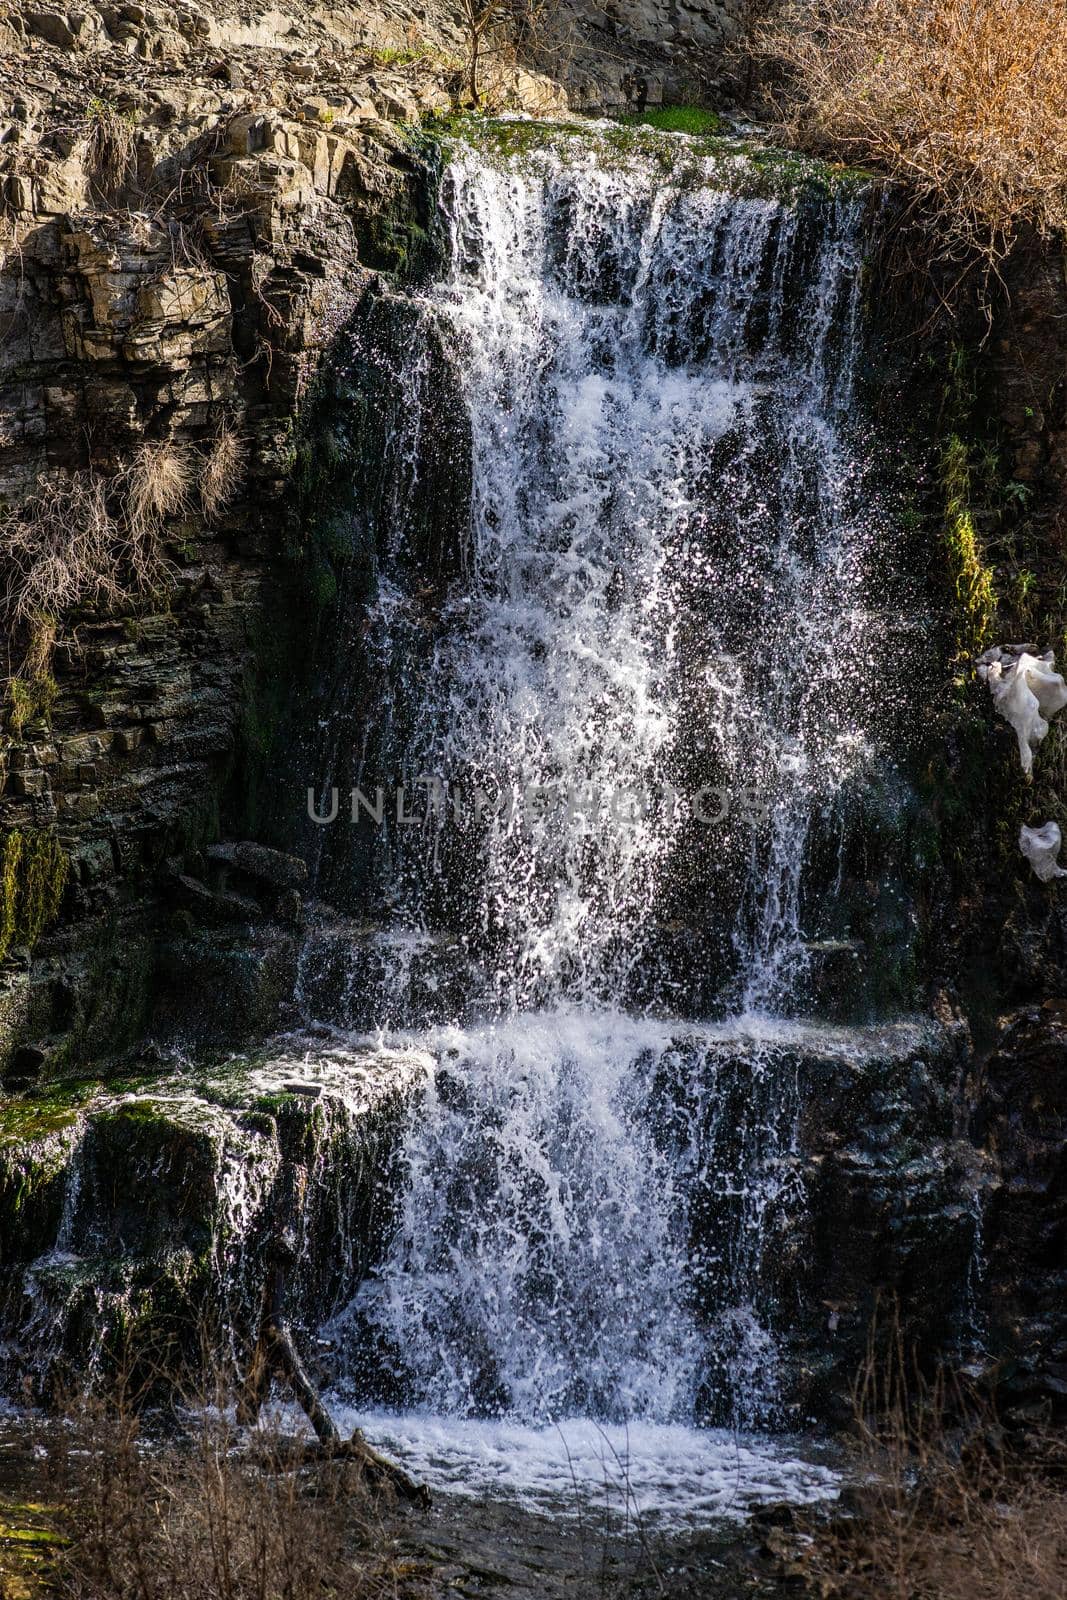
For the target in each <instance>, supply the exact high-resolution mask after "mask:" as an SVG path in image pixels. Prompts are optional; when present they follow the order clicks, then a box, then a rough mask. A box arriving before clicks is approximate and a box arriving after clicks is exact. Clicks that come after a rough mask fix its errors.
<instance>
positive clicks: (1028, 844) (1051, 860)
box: [1019, 822, 1067, 883]
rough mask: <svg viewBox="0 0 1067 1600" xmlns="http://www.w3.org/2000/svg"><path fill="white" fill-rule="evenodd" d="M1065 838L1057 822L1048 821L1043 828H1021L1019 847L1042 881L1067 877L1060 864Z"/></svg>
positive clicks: (1046, 881)
mask: <svg viewBox="0 0 1067 1600" xmlns="http://www.w3.org/2000/svg"><path fill="white" fill-rule="evenodd" d="M1062 844H1063V838H1062V836H1061V834H1060V830H1059V827H1058V826H1057V824H1056V823H1055V822H1046V823H1045V825H1044V827H1043V828H1028V827H1026V826H1025V824H1024V826H1023V827H1021V828H1020V829H1019V849H1020V850H1021V851H1022V853H1023V855H1024V856H1025V857H1026V859H1027V861H1029V863H1030V865H1031V867H1033V869H1034V876H1035V877H1036V878H1040V879H1041V882H1042V883H1049V882H1050V881H1051V880H1052V879H1053V878H1067V871H1065V870H1064V868H1063V867H1061V866H1060V865H1059V854H1060V846H1061V845H1062Z"/></svg>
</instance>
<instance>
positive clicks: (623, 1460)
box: [338, 1411, 839, 1532]
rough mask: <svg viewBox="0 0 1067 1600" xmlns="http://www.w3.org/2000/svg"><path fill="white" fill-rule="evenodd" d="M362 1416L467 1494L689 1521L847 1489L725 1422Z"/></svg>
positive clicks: (555, 1511)
mask: <svg viewBox="0 0 1067 1600" xmlns="http://www.w3.org/2000/svg"><path fill="white" fill-rule="evenodd" d="M338 1415H339V1416H340V1418H341V1420H342V1422H343V1423H344V1424H346V1425H349V1426H353V1427H354V1426H357V1425H358V1426H361V1427H362V1428H363V1430H364V1432H365V1433H366V1435H367V1437H368V1439H370V1441H371V1442H372V1443H373V1444H375V1445H377V1446H378V1448H379V1449H381V1450H386V1451H388V1452H389V1453H390V1454H391V1455H393V1456H394V1457H395V1458H396V1459H397V1460H399V1461H401V1462H402V1463H403V1464H404V1466H405V1467H406V1468H407V1470H408V1471H409V1472H410V1473H411V1474H412V1475H413V1476H415V1477H417V1478H418V1479H419V1480H420V1481H421V1482H424V1483H427V1484H428V1485H429V1486H430V1487H431V1488H432V1489H435V1490H438V1491H440V1492H443V1493H447V1494H452V1495H456V1496H459V1497H462V1498H464V1499H472V1500H477V1499H483V1498H490V1499H502V1500H508V1499H510V1500H515V1501H517V1502H518V1503H519V1504H520V1505H522V1506H524V1507H526V1509H527V1510H530V1511H539V1512H543V1513H547V1514H550V1515H552V1516H564V1517H575V1518H583V1519H585V1520H593V1521H594V1522H595V1521H596V1519H597V1518H598V1517H599V1518H604V1517H607V1518H609V1519H610V1520H611V1521H612V1522H614V1523H619V1522H623V1521H628V1522H630V1523H633V1522H639V1523H640V1524H641V1525H642V1526H643V1527H645V1528H646V1529H648V1530H652V1529H655V1530H658V1531H663V1532H667V1531H672V1532H678V1531H682V1530H684V1529H686V1528H703V1527H707V1525H708V1524H709V1523H710V1522H714V1521H716V1520H718V1519H720V1518H729V1519H734V1518H742V1517H744V1516H746V1515H747V1513H748V1512H750V1511H751V1510H752V1508H753V1506H756V1505H760V1504H765V1503H766V1502H768V1501H771V1500H791V1501H793V1502H794V1503H798V1504H811V1503H813V1502H815V1501H819V1500H831V1499H834V1498H836V1496H837V1492H838V1482H839V1479H838V1475H837V1474H836V1472H835V1471H834V1470H833V1468H832V1467H830V1466H827V1465H825V1464H824V1463H821V1462H817V1461H814V1460H810V1459H809V1460H805V1459H803V1458H802V1457H801V1456H799V1455H797V1454H795V1453H791V1451H790V1449H789V1447H788V1445H785V1444H782V1445H779V1444H775V1443H772V1442H771V1441H770V1440H766V1439H755V1438H748V1437H745V1436H743V1435H742V1436H736V1437H735V1436H733V1435H731V1434H729V1433H724V1432H721V1431H717V1430H716V1431H712V1430H704V1431H698V1430H696V1429H694V1428H683V1427H667V1426H663V1425H656V1424H654V1423H642V1422H638V1423H633V1424H631V1425H630V1426H629V1427H620V1426H618V1425H615V1424H604V1423H597V1422H592V1421H589V1420H588V1419H587V1418H584V1417H583V1418H569V1419H567V1420H565V1421H563V1422H561V1423H559V1424H558V1425H557V1426H555V1427H551V1428H530V1427H522V1426H521V1425H519V1424H516V1423H510V1422H484V1421H478V1420H473V1419H468V1418H459V1417H442V1416H428V1417H424V1416H417V1415H412V1414H407V1415H405V1416H401V1417H396V1416H390V1415H388V1414H386V1413H371V1414H369V1415H362V1414H361V1415H358V1416H357V1415H356V1414H355V1413H348V1412H345V1411H341V1412H339V1413H338Z"/></svg>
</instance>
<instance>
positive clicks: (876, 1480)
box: [800, 1335, 1067, 1600]
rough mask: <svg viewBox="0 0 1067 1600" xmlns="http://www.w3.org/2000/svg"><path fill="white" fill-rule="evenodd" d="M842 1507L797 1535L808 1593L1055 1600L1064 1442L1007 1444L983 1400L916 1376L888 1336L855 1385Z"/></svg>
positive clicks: (1060, 1589)
mask: <svg viewBox="0 0 1067 1600" xmlns="http://www.w3.org/2000/svg"><path fill="white" fill-rule="evenodd" d="M855 1409H856V1421H857V1432H858V1443H857V1451H856V1460H855V1462H854V1477H855V1480H856V1486H855V1487H854V1488H853V1490H852V1491H851V1494H850V1510H851V1514H850V1515H848V1516H840V1515H839V1516H837V1517H835V1518H834V1519H833V1520H832V1521H831V1522H829V1523H827V1524H823V1525H818V1524H816V1525H814V1526H813V1527H812V1528H811V1529H810V1530H809V1537H808V1540H807V1541H805V1542H804V1543H803V1544H802V1545H801V1549H800V1566H801V1569H802V1571H803V1573H804V1576H805V1579H806V1582H807V1587H808V1589H809V1592H814V1593H816V1594H818V1595H820V1596H822V1597H829V1596H838V1595H840V1596H846V1597H848V1600H852V1597H853V1596H855V1597H859V1596H863V1597H864V1600H1019V1597H1021V1596H1025V1597H1026V1600H1062V1597H1063V1595H1064V1594H1065V1593H1067V1497H1065V1495H1064V1487H1063V1478H1064V1474H1065V1471H1067V1446H1065V1444H1064V1442H1063V1441H1062V1440H1056V1439H1055V1438H1053V1437H1052V1436H1047V1437H1044V1438H1042V1439H1039V1440H1033V1439H1031V1440H1030V1441H1029V1448H1028V1450H1027V1452H1026V1454H1025V1455H1022V1454H1020V1453H1019V1452H1018V1451H1013V1450H1011V1449H1009V1448H1008V1445H1007V1442H1006V1435H1005V1432H1004V1430H1003V1428H1002V1427H1001V1426H1000V1425H999V1423H998V1422H997V1419H996V1416H995V1413H994V1411H993V1408H992V1406H991V1404H990V1402H989V1401H988V1399H986V1398H983V1397H980V1396H978V1395H977V1394H975V1393H973V1392H969V1391H967V1390H966V1389H964V1388H963V1387H962V1386H961V1385H959V1384H958V1383H949V1382H947V1381H946V1380H945V1379H944V1377H939V1378H936V1379H933V1380H925V1379H923V1378H922V1377H921V1376H920V1375H919V1374H918V1373H917V1372H916V1370H915V1369H913V1368H909V1365H908V1363H907V1362H906V1361H905V1359H904V1354H903V1345H902V1342H901V1340H900V1338H899V1335H895V1336H894V1339H893V1341H892V1349H891V1353H890V1356H889V1358H888V1360H886V1359H885V1358H883V1359H881V1360H875V1359H874V1358H873V1357H869V1358H868V1361H867V1364H866V1366H865V1368H864V1371H863V1373H862V1375H861V1379H860V1383H859V1385H858V1388H857V1392H856V1402H855Z"/></svg>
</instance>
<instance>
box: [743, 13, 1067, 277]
mask: <svg viewBox="0 0 1067 1600" xmlns="http://www.w3.org/2000/svg"><path fill="white" fill-rule="evenodd" d="M755 48H756V49H757V51H758V53H759V54H760V55H761V56H762V57H764V58H768V59H770V60H771V61H773V62H775V63H777V64H778V66H779V67H780V68H782V69H783V72H784V81H785V93H784V95H783V97H782V99H781V103H780V107H779V109H780V114H781V120H782V126H783V129H784V132H785V133H786V135H787V136H788V137H789V138H790V139H791V140H792V141H793V142H794V143H798V144H803V145H805V146H807V147H809V148H814V149H817V150H819V151H821V152H823V153H824V154H829V155H832V156H840V157H842V158H844V159H846V160H848V161H857V162H867V163H873V164H875V165H876V166H878V167H879V168H881V169H882V170H883V171H885V172H887V173H889V174H890V175H891V176H893V177H895V178H899V179H901V180H903V181H904V182H905V183H906V184H907V185H909V186H910V188H911V189H912V191H913V192H914V194H915V196H916V199H917V201H918V203H919V206H920V207H921V209H922V210H923V212H924V213H925V214H926V215H927V216H928V218H929V219H930V221H931V222H932V223H933V225H934V227H935V229H936V231H937V232H938V233H939V235H940V237H939V240H938V246H939V250H940V252H941V253H942V254H944V255H945V256H948V257H951V258H955V259H960V260H964V261H966V260H968V259H971V258H973V257H974V256H975V255H978V256H981V257H984V258H985V260H986V261H987V262H990V263H995V261H996V260H997V259H998V258H999V257H1001V256H1002V255H1003V254H1005V253H1006V251H1007V250H1008V249H1010V247H1011V244H1012V242H1013V240H1014V238H1015V237H1016V235H1017V233H1018V231H1019V230H1020V228H1023V227H1032V228H1034V229H1035V230H1036V231H1037V232H1038V233H1039V234H1041V235H1048V234H1051V233H1053V232H1055V231H1057V230H1060V229H1062V228H1063V227H1064V226H1065V225H1067V0H789V3H788V4H787V5H786V6H785V8H784V10H782V11H781V12H780V13H779V14H778V15H777V17H776V18H775V19H774V20H773V21H772V22H771V23H769V24H767V25H766V26H765V27H764V28H762V29H761V30H759V33H758V39H757V44H756V46H755Z"/></svg>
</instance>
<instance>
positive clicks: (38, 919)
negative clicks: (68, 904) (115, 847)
mask: <svg viewBox="0 0 1067 1600" xmlns="http://www.w3.org/2000/svg"><path fill="white" fill-rule="evenodd" d="M69 871H70V861H69V859H68V857H67V854H66V852H65V851H64V849H63V847H62V845H61V844H60V843H59V840H58V839H57V838H56V836H55V834H53V833H47V832H40V833H21V832H20V831H19V830H18V829H12V831H11V832H10V833H9V834H8V835H7V837H6V838H5V840H4V845H3V852H2V855H0V960H3V958H4V957H5V956H6V955H7V953H8V951H9V950H10V949H11V947H12V945H25V946H26V947H27V948H28V949H31V950H32V948H33V946H34V945H35V944H36V943H37V940H38V939H39V938H40V936H41V934H42V932H43V931H44V929H45V928H46V927H48V925H49V924H50V923H52V922H54V921H55V919H56V917H57V916H58V915H59V906H60V902H61V900H62V898H63V890H64V889H65V888H66V885H67V876H68V873H69Z"/></svg>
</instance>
